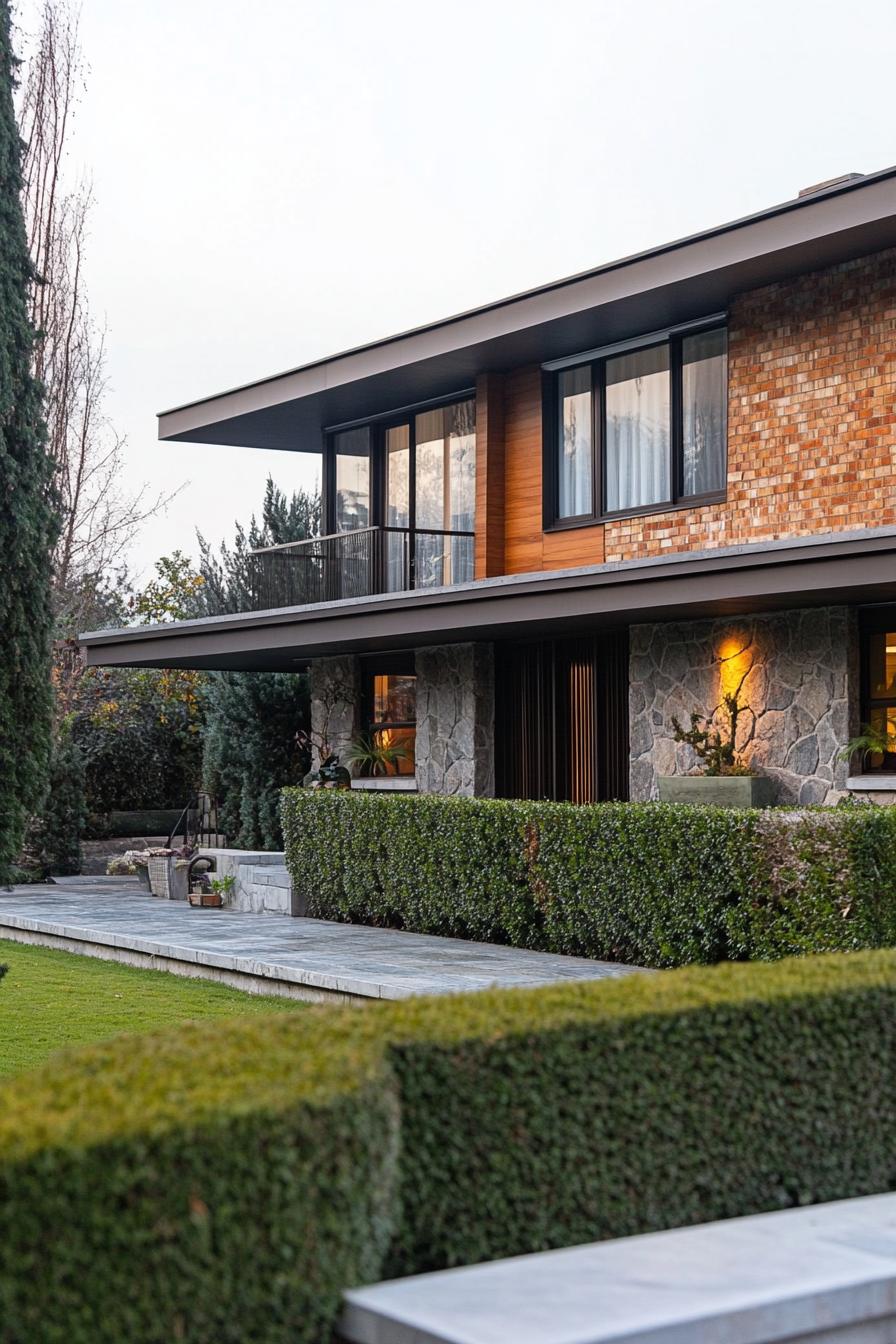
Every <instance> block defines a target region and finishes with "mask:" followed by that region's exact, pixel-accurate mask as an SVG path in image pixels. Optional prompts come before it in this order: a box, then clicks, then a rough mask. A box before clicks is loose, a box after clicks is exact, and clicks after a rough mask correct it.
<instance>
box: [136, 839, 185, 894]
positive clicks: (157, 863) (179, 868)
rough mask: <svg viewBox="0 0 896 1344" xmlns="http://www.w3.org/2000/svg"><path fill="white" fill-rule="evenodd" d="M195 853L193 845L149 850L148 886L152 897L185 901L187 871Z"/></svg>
mask: <svg viewBox="0 0 896 1344" xmlns="http://www.w3.org/2000/svg"><path fill="white" fill-rule="evenodd" d="M194 852H195V846H193V845H181V847H180V848H179V849H164V848H163V849H151V850H149V851H148V853H149V863H148V865H147V866H148V868H149V885H150V887H151V889H152V894H153V896H159V897H161V898H162V900H168V901H185V900H186V899H187V894H188V885H189V880H188V877H187V869H188V868H189V865H190V859H191V858H192V857H193V854H194Z"/></svg>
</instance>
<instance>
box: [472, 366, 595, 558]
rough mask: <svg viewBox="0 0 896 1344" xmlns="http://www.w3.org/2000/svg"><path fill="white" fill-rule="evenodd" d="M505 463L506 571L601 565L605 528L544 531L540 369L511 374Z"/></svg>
mask: <svg viewBox="0 0 896 1344" xmlns="http://www.w3.org/2000/svg"><path fill="white" fill-rule="evenodd" d="M477 451H478V449H477ZM504 462H505V468H504V566H505V568H504V572H505V573H506V574H525V573H530V572H532V571H537V570H542V569H569V568H572V567H574V566H576V565H599V564H601V563H602V562H603V558H604V539H603V538H604V529H603V526H597V527H577V528H570V529H568V530H567V531H558V532H545V531H544V522H543V506H542V478H541V462H542V430H541V369H540V368H539V367H538V365H529V366H528V367H526V368H523V369H515V370H514V371H513V372H512V373H508V374H506V375H505V378H504ZM477 577H478V574H477Z"/></svg>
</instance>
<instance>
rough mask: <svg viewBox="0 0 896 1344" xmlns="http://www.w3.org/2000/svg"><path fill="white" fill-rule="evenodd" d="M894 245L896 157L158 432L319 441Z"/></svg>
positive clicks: (297, 446) (281, 379)
mask: <svg viewBox="0 0 896 1344" xmlns="http://www.w3.org/2000/svg"><path fill="white" fill-rule="evenodd" d="M894 245H896V168H888V169H885V170H883V171H882V172H879V173H872V174H869V175H867V176H865V177H861V178H857V179H854V180H848V181H845V182H841V183H838V184H835V185H833V186H831V187H829V188H827V189H825V190H821V191H817V192H814V193H813V194H811V195H808V196H804V197H799V198H797V199H796V200H792V201H787V202H785V203H784V204H782V205H778V206H775V207H773V208H772V209H769V210H764V211H762V212H761V213H759V214H756V215H750V216H748V217H747V218H745V219H740V220H736V221H734V222H733V223H730V224H725V225H722V226H719V227H717V228H714V229H709V230H707V231H705V232H703V233H700V234H695V235H693V236H691V237H689V238H684V239H681V240H679V241H677V242H673V243H668V244H666V245H664V246H662V247H658V248H654V249H652V250H650V251H648V252H642V253H639V254H637V255H636V256H632V257H627V258H624V259H623V260H621V261H616V262H613V263H611V264H609V265H606V266H602V267H600V268H598V269H596V270H593V271H588V272H585V273H584V274H582V275H576V276H571V277H569V278H568V279H565V280H560V281H558V282H556V283H554V284H550V285H545V286H542V287H540V288H538V289H533V290H530V291H528V292H526V293H524V294H519V295H515V296H513V297H512V298H509V299H506V300H503V301H501V302H499V303H493V304H489V305H487V306H485V307H482V308H477V309H475V310H473V311H470V312H467V313H461V314H459V315H458V316H455V317H451V318H448V319H446V320H444V321H442V322H437V323H434V324H432V325H430V326H426V327H420V328H418V329H416V330H414V331H410V332H405V333H403V334H401V335H398V336H394V337H390V338H389V339H387V340H382V341H376V342H374V343H372V344H370V345H365V346H363V347H360V348H358V349H355V350H349V351H346V352H344V353H343V354H338V355H334V356H332V357H330V358H328V359H322V360H318V361H316V362H314V363H312V364H307V365H305V366H303V367H301V368H298V369H294V370H292V371H290V372H288V373H283V374H279V375H277V376H275V377H271V378H265V379H262V380H261V381H259V382H255V383H252V384H249V385H247V386H245V387H240V388H236V389H235V390H233V391H230V392H225V393H222V394H221V395H218V396H213V397H208V398H205V399H203V400H201V401H195V402H191V403H189V404H188V405H185V406H180V407H177V408H175V409H173V410H170V411H164V412H162V413H161V414H160V416H159V437H160V438H161V439H165V440H174V441H178V442H190V443H214V444H232V445H238V446H243V447H256V448H281V449H288V450H293V451H301V450H307V451H313V452H317V451H319V450H320V448H321V442H322V440H321V432H322V430H323V429H324V428H326V427H331V426H333V425H337V424H344V423H348V422H351V421H353V420H358V419H363V418H370V417H374V416H377V415H382V414H385V413H387V412H389V411H392V410H395V409H397V408H400V407H404V406H408V405H412V404H414V403H419V402H422V401H426V400H429V399H431V398H437V397H442V396H448V395H451V394H453V393H455V392H458V391H460V390H462V389H465V388H469V387H471V386H473V384H474V383H475V380H476V376H477V375H478V374H479V373H482V372H485V371H487V370H498V371H500V370H502V369H511V368H517V367H520V366H523V365H526V364H532V363H544V362H546V361H549V360H553V359H561V358H563V357H565V356H569V355H574V354H576V353H577V352H579V351H585V350H593V349H596V348H598V347H600V346H602V345H607V344H610V343H612V342H614V341H619V340H627V339H630V338H632V337H636V336H639V335H643V334H645V333H648V332H652V331H655V330H660V329H663V328H665V327H667V326H674V325H676V324H677V323H681V322H688V321H691V320H693V319H695V318H700V317H702V316H705V315H708V314H712V313H716V312H721V311H724V310H725V309H726V308H727V306H728V303H729V301H730V299H731V297H732V296H733V295H734V294H736V293H738V292H741V291H743V290H747V289H753V288H756V287H758V286H761V285H765V284H769V283H770V282H772V281H775V280H782V279H786V278H788V277H791V276H793V275H797V274H802V273H805V272H806V271H812V270H816V269H819V268H822V267H825V266H831V265H834V264H836V263H838V262H842V261H847V260H850V259H851V258H853V257H857V256H861V255H863V254H866V253H869V252H874V251H878V250H881V249H883V248H887V247H891V246H894Z"/></svg>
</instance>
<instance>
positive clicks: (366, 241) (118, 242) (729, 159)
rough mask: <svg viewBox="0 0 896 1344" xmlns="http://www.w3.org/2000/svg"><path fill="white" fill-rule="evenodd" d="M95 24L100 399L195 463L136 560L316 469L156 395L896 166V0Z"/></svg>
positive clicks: (147, 474) (85, 26)
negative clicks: (104, 344) (186, 418)
mask: <svg viewBox="0 0 896 1344" xmlns="http://www.w3.org/2000/svg"><path fill="white" fill-rule="evenodd" d="M28 2H29V0H25V3H24V7H23V8H22V21H23V23H26V24H27V17H28V8H27V4H28ZM82 42H83V47H84V51H85V55H86V58H87V60H88V62H89V65H90V77H89V84H88V88H87V92H86V96H85V98H84V101H83V103H82V105H81V106H80V108H79V111H78V134H77V141H76V144H75V146H74V151H73V162H72V167H73V168H74V169H77V168H79V167H84V168H85V169H86V170H87V171H89V172H90V174H91V175H92V177H93V181H94V187H95V194H96V208H95V211H94V215H93V223H92V236H91V239H90V256H89V284H90V296H91V303H92V306H93V308H94V311H95V312H96V313H97V315H98V316H100V317H102V316H103V315H104V314H105V317H106V319H107V322H108V328H109V334H108V350H109V375H110V382H111V390H110V394H109V401H108V408H109V411H110V414H111V416H112V418H113V420H114V422H115V424H116V425H117V427H118V428H119V430H120V431H122V432H124V433H125V434H126V435H127V438H128V450H127V471H128V478H129V481H130V483H131V484H134V485H139V483H141V482H143V481H146V482H148V483H149V484H150V485H151V486H152V487H153V488H154V489H159V488H170V487H172V486H174V485H177V484H179V483H181V482H188V484H187V485H186V488H185V489H184V490H183V492H182V494H181V495H180V496H179V498H178V499H177V500H175V502H174V503H173V504H172V505H171V506H170V507H169V509H168V511H167V514H166V515H165V516H164V517H160V518H158V519H156V520H154V521H153V522H151V523H148V524H147V525H146V526H145V528H144V530H143V532H142V533H141V535H140V536H139V537H138V538H136V539H135V542H134V545H133V549H132V555H131V562H132V565H133V567H134V570H135V571H136V572H137V573H140V572H141V571H144V572H145V570H146V568H147V567H148V566H150V565H151V562H152V560H153V559H154V558H155V557H156V556H158V555H161V554H164V553H166V552H170V551H171V550H173V549H175V548H176V547H180V548H181V549H183V550H186V551H188V552H190V553H195V543H194V528H195V526H196V525H197V524H198V525H199V526H200V528H201V530H202V531H203V532H204V533H205V534H206V535H207V536H209V537H210V538H212V539H214V540H218V539H220V538H222V537H224V538H226V537H229V536H230V535H231V533H232V525H233V520H234V518H237V517H239V518H241V519H244V520H246V521H248V517H249V515H250V514H251V512H252V511H253V510H255V511H257V510H258V507H259V504H260V500H261V494H262V490H263V486H264V481H265V478H266V476H267V473H268V472H269V471H272V472H273V474H274V476H275V479H276V480H277V481H278V483H279V484H280V485H282V486H283V487H284V488H287V489H289V488H293V487H295V486H297V485H300V484H305V485H307V484H309V483H310V481H311V479H312V478H313V473H314V471H315V470H316V462H317V459H316V458H315V457H313V456H306V455H305V454H290V453H274V452H262V451H259V450H250V449H234V448H215V447H206V446H200V445H190V444H161V443H158V442H157V440H156V422H155V413H156V412H157V411H159V410H162V409H166V408H168V407H170V406H174V405H177V404H178V403H180V402H183V401H188V400H193V399H196V398H198V397H201V396H204V395H206V394H210V393H214V392H218V391H222V390H224V389H225V388H228V387H231V386H233V385H235V384H238V383H244V382H248V381H251V380H252V379H253V378H256V377H261V376H264V375H267V374H271V373H275V372H279V371H281V370H283V369H287V368H291V367H293V366H295V365H298V364H302V363H304V362H306V361H308V360H310V359H314V358H317V357H320V356H323V355H327V354H329V353H332V352H334V351H337V350H341V349H344V348H346V347H348V346H353V345H356V344H359V343H362V342H364V341H367V340H372V339H376V338H377V337H380V336H385V335H388V334H390V333H391V332H394V331H398V330H401V329H404V328H407V327H410V326H415V325H417V324H420V323H423V322H427V321H431V320H434V319H437V318H439V317H443V316H447V315H448V314H450V313H453V312H456V311H458V310H461V309H464V308H468V307H471V306H474V305H476V304H479V303H484V302H487V301H489V300H492V299H496V298H500V297H502V296H503V295H505V294H509V293H512V292H514V291H517V290H520V289H526V288H529V287H531V286H533V285H536V284H539V283H542V282H544V281H549V280H552V279H556V278H559V277H561V276H563V275H566V274H569V273H571V272H574V271H579V270H584V269H586V268H588V267H591V266H595V265H598V264H600V263H601V262H604V261H610V260H612V259H613V258H614V257H617V256H621V255H624V254H627V253H631V252H634V251H638V250H639V249H641V248H644V247H648V246H651V245H653V244H657V243H661V242H664V241H668V240H670V239H673V238H676V237H680V236H682V235H684V234H687V233H691V232H694V231H696V230H699V229H701V228H704V227H708V226H710V225H712V224H716V223H721V222H723V221H725V220H728V219H733V218H736V217H737V216H739V215H742V214H746V213H749V212H751V211H753V210H756V209H761V208H762V207H764V206H767V205H771V204H774V203H775V202H778V201H781V200H785V199H788V198H789V197H791V196H794V195H795V194H796V192H797V190H798V188H800V187H802V186H806V185H808V184H810V183H813V182H817V181H820V180H821V179H823V178H827V177H832V176H835V175H837V174H840V173H844V172H850V171H856V172H869V171H873V170H875V169H878V168H883V167H886V166H888V165H889V164H891V163H894V162H896V121H894V117H893V112H892V90H893V70H894V57H896V10H894V7H893V5H892V3H891V0H853V2H852V3H850V4H844V3H843V0H749V2H747V0H741V2H740V3H735V2H734V0H727V3H726V0H712V2H710V0H628V3H609V0H553V3H543V2H542V0H452V3H450V4H446V3H442V4H438V5H436V4H433V3H431V2H428V0H369V2H366V3H365V0H337V2H336V3H333V0H330V2H329V3H326V2H325V0H317V2H316V3H311V2H310V0H254V2H253V3H251V4H248V5H247V4H246V3H245V2H244V0H240V2H239V3H237V0H130V3H122V0H83V13H82Z"/></svg>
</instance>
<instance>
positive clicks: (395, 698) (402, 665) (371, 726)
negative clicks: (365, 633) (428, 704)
mask: <svg viewBox="0 0 896 1344" xmlns="http://www.w3.org/2000/svg"><path fill="white" fill-rule="evenodd" d="M364 701H365V705H366V719H367V724H366V727H367V732H368V735H369V738H370V741H371V743H373V744H374V745H375V746H377V747H380V748H382V749H383V754H382V761H381V763H380V764H379V766H378V767H377V770H376V773H378V774H383V775H412V774H413V773H414V744H415V742H416V738H417V678H416V676H415V675H414V670H413V656H411V658H410V659H408V658H407V656H406V655H402V656H401V657H387V656H386V655H383V656H382V657H381V658H380V657H378V658H375V659H370V660H368V661H366V663H365V664H364Z"/></svg>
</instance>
